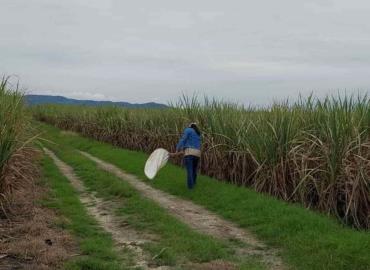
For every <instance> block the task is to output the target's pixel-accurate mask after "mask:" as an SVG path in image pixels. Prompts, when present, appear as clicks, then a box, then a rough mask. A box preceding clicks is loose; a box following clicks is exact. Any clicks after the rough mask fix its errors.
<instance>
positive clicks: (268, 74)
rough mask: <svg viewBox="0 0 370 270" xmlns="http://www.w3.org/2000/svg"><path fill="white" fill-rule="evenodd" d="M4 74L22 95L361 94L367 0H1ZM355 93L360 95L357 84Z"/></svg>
mask: <svg viewBox="0 0 370 270" xmlns="http://www.w3.org/2000/svg"><path fill="white" fill-rule="evenodd" d="M1 9H2V16H0V26H1V35H0V73H5V74H17V75H18V76H19V78H20V79H21V83H22V85H24V86H25V87H26V88H27V89H28V91H29V92H33V93H55V94H63V95H66V96H71V97H78V98H93V99H103V98H108V99H114V100H127V101H133V102H144V101H150V100H157V101H161V102H166V101H168V100H174V99H176V98H177V97H178V96H179V95H181V93H182V92H187V93H192V92H194V91H196V92H198V93H200V94H207V95H211V96H216V97H220V98H224V99H228V100H236V101H238V102H242V103H246V104H247V103H255V104H266V103H268V102H271V100H273V99H285V98H287V97H293V98H294V96H296V95H297V94H298V93H303V94H308V93H310V92H311V91H313V92H314V93H315V94H317V95H319V96H322V95H324V94H327V93H329V94H330V93H337V92H344V91H347V92H348V93H355V92H357V91H361V92H369V83H370V76H369V74H370V51H369V49H368V48H369V46H370V35H369V33H370V21H369V20H368V14H369V12H370V4H369V3H368V1H365V0H363V1H360V0H356V1H351V2H349V1H345V0H336V1H334V0H325V1H324V0H320V1H319V0H316V1H309V2H307V1H303V0H283V1H267V0H262V1H258V2H256V1H251V0H250V1H243V0H235V1H232V2H230V1H211V0H204V1H195V0H189V1H170V0H158V1H143V0H139V1H123V0H110V1H109V0H106V1H101V0H65V1H56V0H2V1H1ZM358 89H360V90H358Z"/></svg>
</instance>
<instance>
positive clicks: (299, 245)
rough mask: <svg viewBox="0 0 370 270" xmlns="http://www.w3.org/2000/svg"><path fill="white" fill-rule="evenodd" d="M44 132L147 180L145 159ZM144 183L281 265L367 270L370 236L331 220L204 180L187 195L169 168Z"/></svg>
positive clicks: (181, 176)
mask: <svg viewBox="0 0 370 270" xmlns="http://www.w3.org/2000/svg"><path fill="white" fill-rule="evenodd" d="M42 128H43V129H44V130H45V131H47V135H46V136H47V137H48V138H52V139H53V140H54V141H55V142H57V143H59V144H63V145H70V146H72V147H75V148H77V149H80V150H84V151H87V152H89V153H91V154H93V155H95V156H97V157H99V158H101V159H103V160H105V161H108V162H111V163H112V164H115V165H117V166H118V167H120V168H122V169H124V170H125V171H127V172H129V173H132V174H135V175H138V176H139V177H141V178H142V179H145V178H144V175H143V166H144V164H145V160H146V158H147V155H146V154H143V153H140V152H134V151H128V150H124V149H118V148H115V147H113V146H111V145H108V144H104V143H100V142H96V141H93V140H91V139H86V138H82V137H79V136H71V135H68V134H64V135H63V134H61V133H59V131H58V129H56V128H53V127H50V126H46V125H42ZM147 182H148V183H150V184H151V185H153V186H154V187H156V188H158V189H161V190H164V191H166V192H168V193H171V194H174V195H177V196H180V197H183V198H187V199H189V200H192V201H194V202H195V203H197V204H200V205H203V206H205V207H206V208H208V209H210V210H212V211H214V212H216V213H218V214H219V215H221V216H223V217H225V218H226V219H229V220H231V221H233V222H235V223H237V224H239V225H240V226H241V227H244V228H248V229H249V230H251V231H253V232H254V233H255V234H256V235H257V236H258V237H259V238H260V239H262V240H264V241H265V242H266V243H267V244H269V245H271V246H274V247H277V248H279V249H281V255H282V257H283V259H284V261H285V262H286V263H287V264H289V265H290V266H291V267H292V268H293V269H369V268H370V252H369V250H370V234H369V233H368V232H366V231H362V232H361V231H356V230H353V229H350V228H347V227H345V226H342V225H341V224H339V223H338V222H337V221H336V220H334V219H333V218H330V217H326V216H324V215H322V214H319V213H316V212H313V211H309V210H306V209H304V208H302V207H300V206H296V205H292V204H288V203H285V202H282V201H279V200H276V199H273V198H271V197H268V196H264V195H261V194H259V193H256V192H254V191H252V190H250V189H247V188H238V187H236V186H234V185H230V184H226V183H223V182H218V181H215V180H214V179H211V178H209V177H205V176H200V177H199V180H198V186H197V188H196V189H195V190H193V191H188V190H187V189H186V186H185V173H184V171H183V170H182V169H181V168H179V167H177V166H173V165H171V164H169V165H168V166H166V167H165V168H164V169H163V170H162V171H161V172H160V173H159V175H158V177H157V178H156V179H155V181H152V182H149V181H147Z"/></svg>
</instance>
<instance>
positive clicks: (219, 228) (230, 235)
mask: <svg viewBox="0 0 370 270" xmlns="http://www.w3.org/2000/svg"><path fill="white" fill-rule="evenodd" d="M80 153H81V154H83V155H84V156H86V157H87V158H89V159H91V160H93V161H94V162H96V163H97V164H98V166H99V167H100V168H102V169H104V170H106V171H108V172H110V173H113V174H115V175H116V176H118V177H119V178H121V179H123V180H125V181H127V182H128V183H130V184H131V185H132V186H133V187H135V188H136V189H137V190H138V191H140V192H141V193H142V194H143V195H144V196H145V197H147V198H150V199H152V200H153V201H155V202H156V203H158V204H159V205H160V206H161V207H163V208H165V209H167V210H168V211H169V212H170V213H171V214H172V215H174V216H175V217H176V218H178V219H179V220H181V221H182V222H184V223H185V224H187V225H189V226H190V227H191V228H193V229H195V230H197V231H198V232H201V233H204V234H208V235H211V236H214V237H217V238H221V239H226V240H230V239H236V240H238V241H241V242H243V243H246V244H247V245H248V247H247V248H240V249H239V250H238V253H239V254H240V255H252V256H253V255H254V256H260V257H261V258H262V260H263V261H264V262H265V263H266V264H267V265H268V267H269V268H270V269H285V267H284V265H283V262H282V260H281V258H280V257H278V256H277V252H276V251H275V250H272V249H269V248H268V247H267V246H266V245H265V244H263V243H262V242H260V241H259V240H258V239H256V238H255V237H254V235H252V234H251V233H249V232H248V231H246V230H244V229H241V228H239V227H238V226H236V225H235V224H233V223H231V222H229V221H226V220H224V219H222V218H220V217H219V216H217V215H215V214H213V213H211V212H210V211H208V210H206V209H205V208H203V207H201V206H199V205H196V204H194V203H192V202H190V201H187V200H183V199H180V198H177V197H175V196H173V195H170V194H168V193H165V192H163V191H160V190H157V189H155V188H152V187H151V186H149V185H147V184H145V183H144V182H143V181H140V180H139V179H138V178H137V177H136V176H134V175H131V174H128V173H126V172H124V171H123V170H121V169H119V168H118V167H116V166H114V165H112V164H110V163H107V162H105V161H103V160H100V159H98V158H97V157H94V156H92V155H91V154H88V153H86V152H82V151H80Z"/></svg>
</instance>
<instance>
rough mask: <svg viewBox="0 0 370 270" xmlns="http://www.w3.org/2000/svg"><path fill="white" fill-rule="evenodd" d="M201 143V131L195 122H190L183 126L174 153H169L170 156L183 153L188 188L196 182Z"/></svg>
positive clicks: (191, 187) (192, 186)
mask: <svg viewBox="0 0 370 270" xmlns="http://www.w3.org/2000/svg"><path fill="white" fill-rule="evenodd" d="M201 144H202V139H201V132H200V130H199V128H198V126H197V124H196V123H191V124H190V125H189V126H188V127H187V128H185V130H184V133H183V135H182V136H181V138H180V140H179V142H178V144H177V146H176V153H172V154H170V155H171V156H177V155H180V154H184V158H183V163H184V166H185V168H186V172H187V186H188V188H189V189H193V188H194V186H195V185H196V183H197V170H198V165H199V160H200V155H201V150H200V149H201Z"/></svg>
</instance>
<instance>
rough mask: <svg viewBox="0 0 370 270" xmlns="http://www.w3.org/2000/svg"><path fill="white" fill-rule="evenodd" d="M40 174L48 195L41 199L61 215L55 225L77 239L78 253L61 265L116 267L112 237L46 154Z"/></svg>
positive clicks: (118, 261)
mask: <svg viewBox="0 0 370 270" xmlns="http://www.w3.org/2000/svg"><path fill="white" fill-rule="evenodd" d="M42 168H43V178H44V181H45V183H46V184H47V185H48V186H50V188H51V196H50V198H48V199H47V201H45V202H44V204H45V205H46V206H47V207H50V208H53V209H56V210H57V211H58V213H60V214H61V215H62V216H63V219H61V220H60V222H58V225H59V226H61V227H62V228H65V229H67V230H69V231H71V233H72V235H74V236H75V237H76V239H77V242H78V244H79V247H80V252H81V255H82V256H79V257H77V258H76V259H74V260H71V261H69V262H67V263H66V265H65V269H71V270H74V269H83V270H95V269H96V270H98V269H106V270H119V269H121V270H122V269H127V268H124V267H123V266H122V263H123V261H122V258H120V257H119V256H118V254H116V252H115V251H114V250H113V241H112V239H111V236H110V235H109V234H108V233H105V232H104V231H103V230H102V229H101V228H99V226H98V225H97V223H96V222H95V221H94V219H93V218H91V217H90V216H89V215H88V214H87V212H86V209H85V207H84V206H83V205H82V204H81V202H80V201H79V199H78V194H77V193H76V191H75V190H74V189H73V187H72V186H71V185H70V184H69V182H68V179H66V178H65V177H64V176H63V175H61V173H60V172H59V170H58V168H57V167H56V166H55V165H54V163H53V161H52V160H51V159H50V158H47V157H45V158H44V159H43V160H42Z"/></svg>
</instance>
